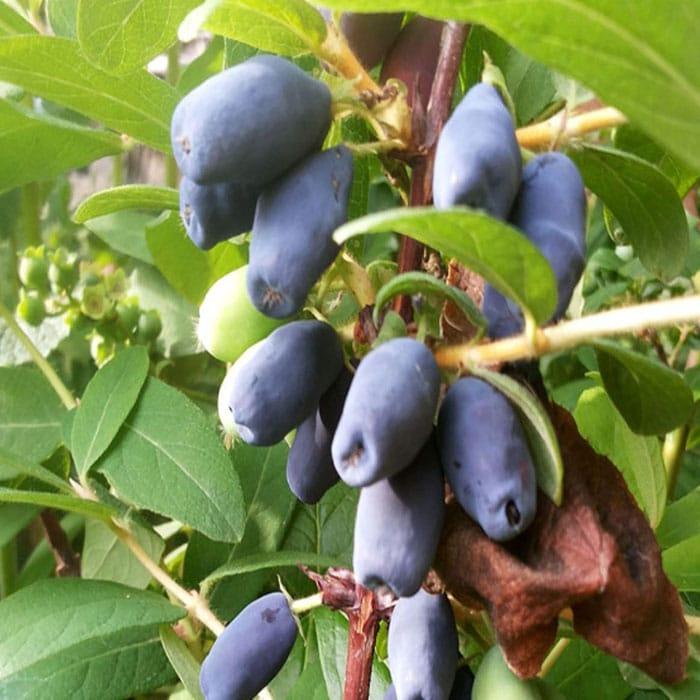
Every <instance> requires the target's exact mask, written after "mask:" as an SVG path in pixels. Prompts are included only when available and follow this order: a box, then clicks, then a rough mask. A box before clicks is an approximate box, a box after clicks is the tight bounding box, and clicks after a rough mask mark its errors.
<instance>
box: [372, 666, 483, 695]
mask: <svg viewBox="0 0 700 700" xmlns="http://www.w3.org/2000/svg"><path fill="white" fill-rule="evenodd" d="M473 685H474V674H473V673H472V672H471V669H470V668H469V666H460V667H459V668H458V669H457V673H456V674H455V680H454V683H453V684H452V691H451V692H450V698H449V700H471V696H472V686H473ZM384 700H398V699H397V695H396V688H395V687H394V685H393V684H392V685H390V686H389V687H388V688H387V691H386V693H385V694H384Z"/></svg>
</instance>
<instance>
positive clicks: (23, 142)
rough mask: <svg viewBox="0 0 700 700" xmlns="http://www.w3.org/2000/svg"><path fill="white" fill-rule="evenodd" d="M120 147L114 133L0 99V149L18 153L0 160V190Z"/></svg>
mask: <svg viewBox="0 0 700 700" xmlns="http://www.w3.org/2000/svg"><path fill="white" fill-rule="evenodd" d="M121 149H122V143H121V139H120V138H119V136H117V135H116V134H113V133H110V132H107V131H98V130H97V129H89V128H86V127H83V126H77V125H75V124H73V123H71V122H68V121H64V120H62V119H58V118H56V117H51V116H49V115H47V114H37V113H36V112H32V111H31V110H28V109H26V108H25V107H23V106H22V105H18V104H15V103H13V102H8V101H6V100H0V150H1V151H2V152H3V153H16V154H18V157H17V158H3V159H2V160H0V192H2V191H4V190H9V189H12V188H13V187H17V186H18V185H23V184H25V183H27V182H33V181H36V180H50V179H51V178H52V177H55V176H56V175H59V174H60V173H62V172H64V171H66V170H70V169H71V168H77V167H81V166H83V165H87V164H88V163H91V162H92V161H93V160H96V159H97V158H102V157H103V156H107V155H112V154H114V153H119V152H120V151H121ZM19 154H21V157H20V156H19Z"/></svg>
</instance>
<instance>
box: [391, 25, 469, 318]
mask: <svg viewBox="0 0 700 700" xmlns="http://www.w3.org/2000/svg"><path fill="white" fill-rule="evenodd" d="M468 33H469V27H468V25H465V24H459V23H457V22H447V23H446V24H445V27H444V29H443V32H442V42H441V45H440V56H439V58H438V63H437V68H436V69H435V77H434V78H433V85H432V88H431V90H430V100H429V101H428V110H427V130H426V134H427V139H426V141H427V143H426V145H427V147H428V151H427V154H426V155H425V156H422V157H421V158H420V159H418V161H417V162H416V163H415V164H414V166H413V173H412V177H411V195H410V206H412V207H417V206H424V205H427V204H430V202H431V201H432V198H433V187H432V180H433V163H434V161H435V146H436V144H437V138H438V136H439V135H440V132H441V131H442V127H443V126H444V125H445V122H446V121H447V118H448V116H449V114H450V107H451V106H452V95H453V93H454V86H455V83H456V82H457V76H458V75H459V64H460V61H461V59H462V52H463V50H464V43H465V42H466V40H467V35H468ZM423 250H424V246H423V245H422V244H421V243H418V241H415V240H413V239H412V238H409V237H408V236H402V237H401V244H400V247H399V256H398V266H399V273H401V272H409V271H411V270H419V269H420V267H421V263H422V260H423ZM394 310H395V311H396V312H397V313H399V314H401V316H402V317H403V319H404V320H405V321H407V322H409V321H411V319H412V315H413V311H412V308H411V300H410V299H409V298H408V297H406V296H399V297H396V300H395V301H394Z"/></svg>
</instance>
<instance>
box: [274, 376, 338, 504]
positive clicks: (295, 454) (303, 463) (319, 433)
mask: <svg viewBox="0 0 700 700" xmlns="http://www.w3.org/2000/svg"><path fill="white" fill-rule="evenodd" d="M351 381H352V374H351V373H350V372H349V371H348V370H346V369H343V371H342V372H341V373H340V376H339V377H338V378H337V379H336V380H335V382H333V385H332V386H331V387H330V389H328V391H326V393H325V394H324V395H323V396H322V397H321V400H320V401H319V405H318V408H317V409H316V410H315V411H314V412H313V413H312V414H311V415H310V416H309V417H308V418H307V419H306V420H305V421H304V422H303V423H302V424H301V425H300V426H299V427H298V428H297V433H296V435H295V436H294V442H293V443H292V447H291V449H290V450H289V455H288V457H287V483H288V484H289V488H290V489H291V490H292V493H293V494H294V495H295V496H296V497H297V498H298V499H299V500H300V501H302V502H303V503H316V502H317V501H319V500H321V498H322V497H323V494H324V493H326V491H328V489H329V488H331V486H333V485H335V484H336V483H337V482H338V480H339V479H340V477H339V476H338V472H337V471H336V470H335V467H334V466H333V457H332V456H331V442H332V440H333V435H334V434H335V429H336V427H337V425H338V421H339V420H340V414H341V413H342V411H343V403H344V402H345V397H346V396H347V393H348V389H349V388H350V382H351Z"/></svg>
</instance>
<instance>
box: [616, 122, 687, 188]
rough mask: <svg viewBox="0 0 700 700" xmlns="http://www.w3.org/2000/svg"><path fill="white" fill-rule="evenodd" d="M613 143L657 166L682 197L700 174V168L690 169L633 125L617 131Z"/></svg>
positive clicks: (622, 127)
mask: <svg viewBox="0 0 700 700" xmlns="http://www.w3.org/2000/svg"><path fill="white" fill-rule="evenodd" d="M613 143H614V144H615V148H618V149H620V150H621V151H626V152H627V153H632V154H633V155H635V156H638V157H639V158H643V159H644V160H646V161H647V162H649V163H651V164H652V165H655V166H656V167H657V168H658V169H659V170H660V171H661V172H662V173H663V174H664V175H665V176H666V177H667V178H668V179H669V180H670V181H671V182H672V183H673V185H674V187H675V188H676V191H677V192H678V194H679V195H680V196H681V197H683V196H685V195H686V194H687V192H688V190H689V189H690V188H691V187H692V186H693V183H694V182H695V181H696V180H697V179H698V174H700V167H697V168H689V167H688V166H687V165H686V164H685V163H683V162H682V161H681V160H679V159H678V158H676V157H675V156H672V155H671V154H670V153H668V152H667V151H665V150H664V149H663V148H661V146H659V145H658V144H657V143H656V142H655V141H652V139H650V138H649V137H648V136H647V135H646V134H645V133H643V132H642V131H640V130H639V129H637V128H635V127H634V126H632V125H631V124H625V125H624V126H620V127H618V128H617V129H615V136H614V140H613Z"/></svg>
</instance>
